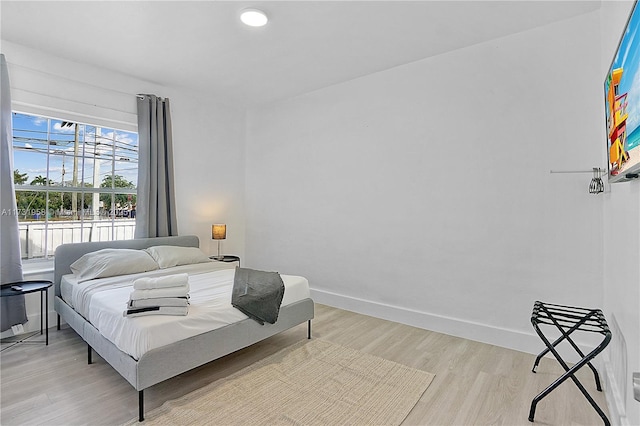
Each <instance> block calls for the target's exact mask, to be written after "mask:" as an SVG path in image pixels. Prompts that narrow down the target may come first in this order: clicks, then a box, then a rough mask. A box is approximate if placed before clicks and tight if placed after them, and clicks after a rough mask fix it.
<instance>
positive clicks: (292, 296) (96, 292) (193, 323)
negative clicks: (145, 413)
mask: <svg viewBox="0 0 640 426" xmlns="http://www.w3.org/2000/svg"><path fill="white" fill-rule="evenodd" d="M184 272H186V273H188V274H189V287H190V291H189V296H190V298H189V303H190V305H189V314H188V315H186V316H171V315H148V316H141V317H134V318H129V317H124V316H123V312H124V311H125V309H126V306H127V301H128V300H129V295H130V294H131V291H132V290H133V281H134V280H135V279H137V278H139V277H143V276H157V275H169V274H175V273H184ZM234 274H235V268H230V267H229V265H225V264H222V265H221V262H210V263H200V264H196V265H185V266H176V267H173V268H167V269H163V270H159V271H151V272H145V273H141V274H133V275H122V276H118V277H109V278H100V279H96V280H91V281H86V282H83V283H78V281H77V279H76V278H75V277H74V276H73V275H65V276H63V277H62V280H61V293H62V298H63V299H64V301H65V302H66V303H67V304H69V305H70V306H71V307H73V308H74V309H75V310H76V311H77V312H78V313H80V314H81V315H82V316H83V317H85V318H86V319H87V320H89V322H91V324H93V326H94V327H96V328H97V329H98V330H99V331H100V333H101V334H102V335H103V336H104V337H105V338H107V339H108V340H110V341H111V342H112V343H113V344H115V345H116V346H117V347H118V349H120V350H121V351H123V352H125V353H127V354H129V355H131V356H132V357H133V358H135V359H139V358H140V357H141V356H142V355H143V354H144V353H146V352H148V351H150V350H152V349H155V348H159V347H161V346H165V345H168V344H171V343H174V342H177V341H180V340H183V339H186V338H189V337H192V336H196V335H198V334H202V333H206V332H208V331H211V330H215V329H217V328H221V327H224V326H226V325H229V324H232V323H234V322H238V321H242V320H244V319H246V318H248V317H247V316H246V315H245V314H243V313H242V312H240V311H239V310H237V309H236V308H234V307H233V306H231V291H232V288H233V278H234ZM281 277H282V281H283V282H284V287H285V291H284V297H283V299H282V306H286V305H288V304H291V303H294V302H297V301H299V300H302V299H306V298H308V297H310V295H309V282H308V281H307V280H306V279H305V278H303V277H298V276H292V275H281Z"/></svg>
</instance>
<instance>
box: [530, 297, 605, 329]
mask: <svg viewBox="0 0 640 426" xmlns="http://www.w3.org/2000/svg"><path fill="white" fill-rule="evenodd" d="M531 322H532V323H534V324H536V323H538V324H548V325H555V326H557V327H562V328H570V329H574V330H581V331H587V332H594V333H601V334H607V333H610V330H609V325H608V324H607V320H606V319H605V317H604V314H603V313H602V311H601V310H600V309H587V308H572V307H569V306H563V305H554V304H550V303H543V302H540V301H536V302H535V304H534V305H533V312H532V314H531Z"/></svg>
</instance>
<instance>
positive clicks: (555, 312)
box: [529, 301, 611, 426]
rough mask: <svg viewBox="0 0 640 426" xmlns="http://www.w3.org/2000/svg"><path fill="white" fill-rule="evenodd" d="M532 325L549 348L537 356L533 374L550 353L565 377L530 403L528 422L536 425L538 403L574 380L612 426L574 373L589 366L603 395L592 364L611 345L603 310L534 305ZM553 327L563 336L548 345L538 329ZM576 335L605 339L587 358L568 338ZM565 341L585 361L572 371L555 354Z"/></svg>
mask: <svg viewBox="0 0 640 426" xmlns="http://www.w3.org/2000/svg"><path fill="white" fill-rule="evenodd" d="M531 324H533V328H534V329H535V330H536V333H538V336H540V339H542V341H543V342H544V344H545V345H546V346H547V348H546V349H545V350H543V351H542V352H540V354H539V355H538V356H537V358H536V361H535V363H534V364H533V369H532V370H531V371H533V372H534V373H535V372H536V367H537V366H538V364H539V363H540V359H541V358H542V357H543V356H545V355H546V354H547V353H549V352H551V353H552V354H553V356H554V357H555V358H556V359H557V360H558V362H559V363H560V365H561V366H562V368H564V370H565V373H564V374H563V375H561V376H560V377H558V378H557V379H556V380H555V381H554V382H553V383H551V384H550V385H549V386H548V387H547V388H546V389H545V390H543V391H542V392H540V393H539V394H538V395H537V396H536V397H535V398H533V401H531V410H530V411H529V421H530V422H533V417H534V415H535V413H536V405H537V404H538V402H540V401H541V400H542V398H544V397H545V396H547V395H549V393H551V391H553V390H554V389H555V388H557V387H558V386H560V384H562V382H564V381H565V380H567V379H568V378H571V380H573V382H574V383H575V384H576V386H577V387H578V389H580V392H582V394H583V395H584V396H585V398H587V400H588V401H589V403H590V404H591V406H592V407H593V408H594V409H595V410H596V411H597V412H598V414H599V415H600V417H602V420H603V421H604V424H605V425H607V426H609V425H610V424H611V423H609V419H608V418H607V416H606V415H605V414H604V412H603V411H602V410H601V409H600V407H598V404H596V402H595V401H594V400H593V398H591V395H589V393H588V392H587V390H586V389H585V388H584V386H582V383H580V381H579V380H578V379H577V378H576V376H575V373H576V372H577V371H578V370H579V369H580V368H582V367H583V366H584V365H585V364H586V365H588V366H589V368H590V369H591V371H593V376H594V378H595V381H596V389H597V390H598V391H602V387H601V386H600V377H599V376H598V372H597V371H596V369H595V368H594V367H593V365H592V364H591V362H590V361H591V360H592V359H593V358H594V357H595V356H596V355H598V354H599V353H600V352H602V350H603V349H604V348H605V347H606V346H607V345H608V344H609V342H610V341H611V331H610V330H609V326H608V325H607V320H606V319H605V317H604V314H603V313H602V311H601V310H600V309H587V308H578V307H574V306H564V305H554V304H551V303H542V302H540V301H536V302H535V303H534V305H533V313H532V314H531ZM540 324H545V325H553V326H555V327H556V328H557V329H558V330H560V333H561V336H560V337H559V338H558V339H556V340H555V341H554V342H553V343H551V342H549V339H547V337H546V336H545V335H544V333H543V332H542V330H541V329H540V327H539V325H540ZM574 331H584V332H588V333H599V334H602V335H603V336H604V338H603V340H602V342H601V343H600V344H599V345H598V346H597V347H596V348H595V349H593V350H592V351H591V352H589V353H588V354H587V355H585V354H584V353H583V352H582V351H581V350H580V348H579V347H578V345H576V343H575V342H574V341H573V340H571V338H570V337H569V335H570V334H571V333H573V332H574ZM563 340H566V341H567V342H569V344H570V345H571V346H572V347H573V348H574V349H575V350H576V352H577V353H578V355H580V356H581V357H582V359H580V361H578V362H577V363H576V364H574V366H573V367H571V368H569V366H568V365H567V363H566V362H565V361H564V360H563V359H562V357H560V354H559V353H558V351H557V350H556V346H557V345H558V344H559V343H560V342H562V341H563Z"/></svg>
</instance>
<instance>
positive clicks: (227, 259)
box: [209, 254, 240, 266]
mask: <svg viewBox="0 0 640 426" xmlns="http://www.w3.org/2000/svg"><path fill="white" fill-rule="evenodd" d="M209 259H213V260H217V261H218V262H238V266H240V256H233V255H231V254H225V255H224V256H222V258H221V259H219V258H218V256H209Z"/></svg>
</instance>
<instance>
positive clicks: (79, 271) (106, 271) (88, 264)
mask: <svg viewBox="0 0 640 426" xmlns="http://www.w3.org/2000/svg"><path fill="white" fill-rule="evenodd" d="M70 268H71V271H72V272H73V273H74V274H75V275H76V277H77V278H78V282H84V281H89V280H92V279H94V278H104V277H113V276H116V275H127V274H137V273H138V272H147V271H155V270H156V269H158V264H157V263H156V261H155V260H153V258H152V257H151V256H149V253H147V252H145V251H144V250H133V249H102V250H98V251H94V252H91V253H87V254H85V255H84V256H82V257H81V258H80V259H78V260H76V261H75V262H73V263H72V264H71V265H70Z"/></svg>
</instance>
